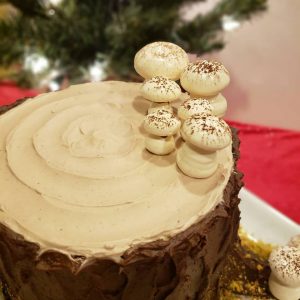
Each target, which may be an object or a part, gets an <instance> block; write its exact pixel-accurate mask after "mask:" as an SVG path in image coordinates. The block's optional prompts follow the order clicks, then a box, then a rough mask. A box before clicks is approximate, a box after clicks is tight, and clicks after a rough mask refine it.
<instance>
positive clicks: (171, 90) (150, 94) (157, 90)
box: [141, 76, 181, 102]
mask: <svg viewBox="0 0 300 300" xmlns="http://www.w3.org/2000/svg"><path fill="white" fill-rule="evenodd" d="M141 94H142V96H143V97H144V98H145V99H147V100H150V101H152V102H172V101H175V100H177V99H178V98H179V97H180V95H181V88H180V86H179V85H178V84H177V83H176V82H175V81H173V80H170V79H167V78H165V77H162V76H155V77H152V78H151V79H148V80H145V81H144V83H143V84H142V86H141Z"/></svg>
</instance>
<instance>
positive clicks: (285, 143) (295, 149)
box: [0, 84, 300, 223]
mask: <svg viewBox="0 0 300 300" xmlns="http://www.w3.org/2000/svg"><path fill="white" fill-rule="evenodd" d="M36 93H37V92H36V91H33V90H22V89H19V88H18V87H16V86H14V85H12V84H2V85H0V105H3V104H8V103H12V102H14V101H15V100H16V99H20V98H23V97H30V96H34V95H35V94H36ZM230 124H231V125H233V126H234V127H236V128H238V129H239V130H240V133H239V136H240V139H241V148H240V150H241V159H240V162H239V169H240V170H241V171H242V172H244V173H245V184H246V187H247V188H248V189H249V190H251V191H252V192H254V193H256V194H257V195H258V196H260V197H261V198H263V199H264V200H265V201H267V202H268V203H269V204H271V205H272V206H274V207H275V208H277V209H278V210H279V211H281V212H282V213H284V214H285V215H287V216H288V217H290V218H291V219H293V220H294V221H296V222H297V223H300V132H294V131H289V130H282V129H276V128H269V127H263V126H256V125H249V124H242V123H238V122H230Z"/></svg>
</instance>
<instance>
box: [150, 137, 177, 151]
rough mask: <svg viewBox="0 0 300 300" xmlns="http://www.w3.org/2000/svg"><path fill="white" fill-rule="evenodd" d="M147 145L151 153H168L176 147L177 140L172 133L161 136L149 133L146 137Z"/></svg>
mask: <svg viewBox="0 0 300 300" xmlns="http://www.w3.org/2000/svg"><path fill="white" fill-rule="evenodd" d="M145 147H146V149H147V150H148V151H150V152H151V153H154V154H157V155H167V154H169V153H171V152H172V151H173V150H174V149H175V140H174V137H173V136H172V135H171V136H167V137H161V136H155V135H153V134H149V135H148V136H147V137H146V139H145Z"/></svg>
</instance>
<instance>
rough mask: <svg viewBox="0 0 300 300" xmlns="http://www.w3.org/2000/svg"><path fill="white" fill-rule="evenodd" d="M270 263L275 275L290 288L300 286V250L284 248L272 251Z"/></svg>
mask: <svg viewBox="0 0 300 300" xmlns="http://www.w3.org/2000/svg"><path fill="white" fill-rule="evenodd" d="M269 263H270V267H271V270H272V273H273V275H274V276H275V277H276V278H277V279H278V280H279V281H281V282H282V283H284V284H286V285H288V286H300V249H299V248H296V247H289V246H283V247H278V248H276V249H275V250H273V251H272V253H271V255H270V257H269Z"/></svg>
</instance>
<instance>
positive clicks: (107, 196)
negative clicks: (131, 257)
mask: <svg viewBox="0 0 300 300" xmlns="http://www.w3.org/2000/svg"><path fill="white" fill-rule="evenodd" d="M140 87H141V84H136V83H123V82H102V83H90V84H83V85H77V86H72V87H70V88H68V89H66V90H63V91H59V92H55V93H47V94H43V95H41V96H38V97H36V98H35V99H29V100H27V101H25V102H24V103H23V104H21V105H19V106H17V107H15V108H13V109H11V110H9V111H8V112H6V113H4V114H3V115H1V116H0V128H1V131H0V170H1V176H0V186H1V187H4V188H1V189H0V209H1V210H0V223H2V224H4V225H5V226H7V227H9V228H10V229H12V230H14V231H15V232H17V233H19V234H21V235H23V236H24V237H25V238H26V239H27V240H29V241H32V242H35V243H38V244H39V245H40V247H41V251H44V250H47V249H56V250H59V251H62V252H65V253H68V254H78V255H85V256H87V257H95V256H97V257H98V256H99V257H103V256H107V257H111V258H114V259H120V255H122V253H123V252H124V251H125V250H127V249H128V248H130V247H131V246H134V245H138V244H140V243H146V242H151V241H155V240H157V239H165V240H166V239H169V238H170V237H172V236H174V235H176V234H177V233H179V232H181V231H183V230H185V229H186V228H188V227H189V226H191V225H192V224H194V223H195V222H197V221H199V220H200V219H201V218H202V217H203V216H205V215H206V214H207V213H208V212H210V211H211V210H213V209H214V208H215V207H216V205H217V204H218V203H220V202H221V201H222V195H223V190H224V188H225V186H226V184H227V182H228V179H229V176H230V174H231V172H232V169H233V157H232V152H231V147H230V145H229V146H228V147H227V148H225V149H224V150H221V151H220V155H219V157H218V160H219V169H218V170H217V172H216V173H215V174H214V175H213V176H211V177H210V178H207V179H193V178H190V177H188V176H185V175H184V174H183V173H181V172H180V171H179V170H178V168H176V153H171V154H169V155H166V156H156V155H153V154H151V153H149V152H148V151H147V150H146V149H145V146H144V143H145V137H146V136H147V134H146V132H145V130H144V128H143V120H144V118H145V115H146V113H147V110H148V108H149V105H150V103H149V101H147V100H144V99H141V97H140V96H139V93H140ZM177 139H178V138H177ZM176 146H177V147H180V146H181V142H180V140H177V141H176Z"/></svg>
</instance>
